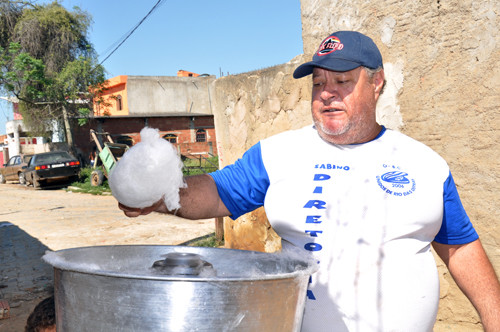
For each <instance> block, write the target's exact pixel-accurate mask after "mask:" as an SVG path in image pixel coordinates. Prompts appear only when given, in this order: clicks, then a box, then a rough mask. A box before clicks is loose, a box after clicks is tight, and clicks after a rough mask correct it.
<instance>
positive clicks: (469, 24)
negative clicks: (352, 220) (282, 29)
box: [214, 0, 500, 332]
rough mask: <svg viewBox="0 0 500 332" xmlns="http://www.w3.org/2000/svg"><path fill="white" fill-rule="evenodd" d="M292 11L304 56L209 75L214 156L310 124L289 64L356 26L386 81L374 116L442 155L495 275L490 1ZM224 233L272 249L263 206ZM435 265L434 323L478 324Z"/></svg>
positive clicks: (461, 327)
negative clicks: (376, 53)
mask: <svg viewBox="0 0 500 332" xmlns="http://www.w3.org/2000/svg"><path fill="white" fill-rule="evenodd" d="M301 9H302V25H303V40H304V53H305V54H306V55H305V56H304V58H302V56H299V57H297V58H295V59H293V60H292V61H291V62H290V63H288V64H284V65H281V66H277V67H273V68H268V69H266V70H262V71H258V72H251V73H245V74H241V75H237V76H227V77H224V78H221V79H218V80H217V81H216V82H215V83H214V90H215V98H214V116H215V124H216V129H217V140H218V148H219V156H220V160H221V163H222V164H223V165H226V164H229V163H231V162H233V161H234V160H236V159H237V158H238V157H239V156H241V154H242V153H243V152H244V151H245V150H246V149H247V148H249V147H250V146H251V145H253V144H255V143H256V142H257V141H258V140H260V139H263V138H265V137H268V136H270V135H272V134H274V133H278V132H281V131H284V130H287V129H292V128H298V127H301V126H303V125H306V124H309V123H311V117H310V113H309V112H310V111H309V109H310V80H309V79H308V78H303V79H300V80H293V79H292V78H291V73H292V72H293V69H294V68H295V67H296V65H297V64H298V63H301V62H303V61H305V60H309V59H310V57H311V54H312V53H313V52H314V50H315V49H316V47H317V46H318V44H319V43H320V41H321V40H322V39H323V38H325V37H326V36H327V35H328V34H329V33H331V32H334V31H337V30H342V29H349V30H358V31H361V32H364V33H366V34H368V35H370V36H371V37H372V38H373V39H374V41H375V42H376V43H377V44H378V45H379V47H380V49H381V51H382V54H383V57H384V66H385V72H386V77H387V79H388V86H387V89H386V91H385V92H384V95H383V98H381V100H380V101H379V104H378V108H377V111H378V114H377V116H378V119H379V121H380V122H381V123H382V124H385V125H386V126H388V127H389V128H393V129H397V130H400V131H402V132H404V133H406V134H408V135H409V136H411V137H414V138H416V139H418V140H420V141H422V142H423V143H425V144H427V145H429V146H430V147H431V148H433V149H434V150H436V151H437V152H438V153H440V154H441V155H442V156H443V157H444V158H445V159H446V160H447V161H448V163H449V165H450V167H451V170H452V173H453V175H454V178H455V181H456V183H457V186H458V190H459V193H460V195H461V197H462V201H463V204H464V206H465V208H466V210H467V212H468V214H469V216H470V217H471V219H472V221H473V223H474V224H475V226H476V229H477V231H478V233H479V235H480V237H481V240H482V242H483V244H484V246H485V248H486V250H487V253H488V255H489V256H490V258H491V259H492V261H493V264H494V267H495V268H496V270H497V273H499V272H500V247H499V243H500V232H499V226H498V220H500V218H499V217H500V212H499V210H500V209H499V208H498V207H499V206H500V204H499V203H500V198H499V197H500V195H498V193H499V191H500V181H499V178H500V158H499V152H500V151H499V149H498V143H497V142H498V141H500V131H499V128H500V116H499V114H500V66H499V65H498V64H499V63H500V33H499V32H500V31H499V30H500V18H499V13H500V2H499V1H497V0H485V1H480V2H473V1H471V0H461V1H458V0H446V1H444V0H435V1H427V0H424V1H413V0H403V1H366V0H350V1H345V0H338V1H331V0H302V1H301ZM298 158H300V155H298ZM225 236H226V244H227V246H229V247H232V248H243V249H257V250H266V251H273V250H275V249H277V248H279V237H277V235H276V234H275V233H273V231H272V229H270V228H269V225H268V223H266V219H265V213H263V211H256V212H255V213H251V214H248V215H247V216H244V217H242V218H240V219H239V220H238V221H237V222H232V221H230V220H229V219H226V221H225ZM438 268H439V270H440V279H441V302H440V310H439V314H438V320H437V323H436V326H435V331H459V332H460V331H464V332H465V331H481V330H482V327H481V325H480V324H478V321H479V320H478V317H477V314H476V313H475V311H474V309H473V308H472V306H471V305H470V304H469V303H468V301H467V300H466V299H465V297H464V296H463V295H462V294H461V292H460V291H459V290H458V288H457V286H456V285H455V283H454V282H453V280H452V279H451V277H450V275H449V273H448V272H447V270H446V268H445V267H444V265H443V263H442V262H440V261H439V262H438ZM402 296H404V295H402Z"/></svg>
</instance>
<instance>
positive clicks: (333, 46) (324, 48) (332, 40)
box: [316, 36, 344, 56]
mask: <svg viewBox="0 0 500 332" xmlns="http://www.w3.org/2000/svg"><path fill="white" fill-rule="evenodd" d="M343 48H344V44H342V43H341V42H340V39H338V38H337V37H335V36H329V37H327V38H326V39H325V40H323V42H322V43H321V45H320V46H319V48H318V51H317V52H316V54H317V55H319V56H322V55H327V54H330V53H332V52H335V51H337V50H341V49H343Z"/></svg>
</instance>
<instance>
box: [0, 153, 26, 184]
mask: <svg viewBox="0 0 500 332" xmlns="http://www.w3.org/2000/svg"><path fill="white" fill-rule="evenodd" d="M31 156H32V155H31V154H26V155H23V154H21V155H17V156H14V157H12V158H10V159H9V161H8V162H7V164H4V165H3V166H4V167H3V168H0V183H5V182H7V181H19V183H20V184H25V183H26V182H25V180H24V173H23V166H27V165H28V163H29V161H30V159H31Z"/></svg>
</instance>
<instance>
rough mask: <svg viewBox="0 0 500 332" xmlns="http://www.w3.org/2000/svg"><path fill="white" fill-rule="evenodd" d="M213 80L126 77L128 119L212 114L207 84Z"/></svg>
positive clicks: (202, 78) (173, 77)
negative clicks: (150, 115) (175, 114)
mask: <svg viewBox="0 0 500 332" xmlns="http://www.w3.org/2000/svg"><path fill="white" fill-rule="evenodd" d="M214 80H215V76H208V77H175V76H172V77H170V76H156V77H155V76H128V79H127V96H128V110H129V115H133V116H134V115H135V116H137V115H142V114H164V113H199V114H212V109H211V98H212V96H211V94H212V93H213V92H212V91H210V83H211V82H213V81H214Z"/></svg>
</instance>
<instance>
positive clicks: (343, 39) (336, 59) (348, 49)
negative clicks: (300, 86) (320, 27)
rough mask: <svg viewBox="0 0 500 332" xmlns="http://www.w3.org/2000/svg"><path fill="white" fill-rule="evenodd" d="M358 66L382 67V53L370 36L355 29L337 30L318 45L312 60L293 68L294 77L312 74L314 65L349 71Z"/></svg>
mask: <svg viewBox="0 0 500 332" xmlns="http://www.w3.org/2000/svg"><path fill="white" fill-rule="evenodd" d="M359 66H363V67H368V68H371V69H376V68H379V67H383V63H382V54H380V51H379V49H378V47H377V45H375V43H374V42H373V40H372V39H371V38H370V37H367V36H365V35H363V34H362V33H359V32H356V31H337V32H334V33H332V34H331V35H330V36H328V37H326V38H325V39H324V40H323V41H322V42H321V44H320V45H319V48H318V50H317V51H316V53H315V54H314V56H313V59H312V61H310V62H306V63H304V64H302V65H300V66H298V67H297V69H295V71H294V72H293V77H294V78H301V77H304V76H306V75H309V74H312V72H313V69H314V67H319V68H323V69H327V70H332V71H341V72H342V71H349V70H352V69H354V68H358V67H359Z"/></svg>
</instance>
